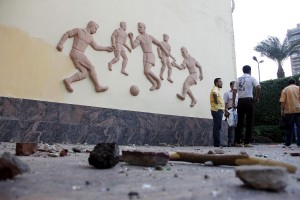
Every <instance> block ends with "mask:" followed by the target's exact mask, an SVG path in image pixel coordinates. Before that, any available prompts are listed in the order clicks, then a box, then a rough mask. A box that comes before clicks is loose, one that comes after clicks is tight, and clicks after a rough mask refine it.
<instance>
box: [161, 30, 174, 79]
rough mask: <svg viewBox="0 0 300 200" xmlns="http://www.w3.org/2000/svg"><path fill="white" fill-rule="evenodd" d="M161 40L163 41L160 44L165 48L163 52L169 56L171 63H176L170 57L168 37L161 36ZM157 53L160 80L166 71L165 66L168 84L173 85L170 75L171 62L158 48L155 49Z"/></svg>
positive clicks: (165, 35)
mask: <svg viewBox="0 0 300 200" xmlns="http://www.w3.org/2000/svg"><path fill="white" fill-rule="evenodd" d="M163 39H164V41H162V42H161V44H162V45H163V46H164V47H165V50H167V51H168V52H169V54H170V57H171V58H172V59H173V62H176V59H175V58H174V57H173V56H172V55H171V46H170V44H169V42H168V41H169V35H168V34H163ZM157 53H158V57H159V58H160V60H161V64H162V66H161V69H160V75H159V77H160V79H161V80H164V71H165V69H166V66H167V67H168V79H167V80H168V81H169V82H170V83H173V80H172V79H171V74H172V66H171V62H170V59H169V57H168V56H166V55H165V53H164V52H163V51H162V50H161V49H160V47H158V48H157Z"/></svg>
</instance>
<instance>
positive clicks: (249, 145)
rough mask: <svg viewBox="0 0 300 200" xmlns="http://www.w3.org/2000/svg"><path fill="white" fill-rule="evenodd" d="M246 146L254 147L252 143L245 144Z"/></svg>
mask: <svg viewBox="0 0 300 200" xmlns="http://www.w3.org/2000/svg"><path fill="white" fill-rule="evenodd" d="M244 147H254V146H253V145H252V144H244Z"/></svg>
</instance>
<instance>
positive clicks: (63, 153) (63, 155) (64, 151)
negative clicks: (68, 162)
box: [59, 149, 68, 157]
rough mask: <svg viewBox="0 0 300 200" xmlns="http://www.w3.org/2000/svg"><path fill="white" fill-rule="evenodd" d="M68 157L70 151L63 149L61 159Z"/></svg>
mask: <svg viewBox="0 0 300 200" xmlns="http://www.w3.org/2000/svg"><path fill="white" fill-rule="evenodd" d="M67 155H68V149H63V150H61V151H60V153H59V156H60V157H65V156H67Z"/></svg>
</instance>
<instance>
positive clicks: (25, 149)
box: [16, 142, 38, 156]
mask: <svg viewBox="0 0 300 200" xmlns="http://www.w3.org/2000/svg"><path fill="white" fill-rule="evenodd" d="M37 148H38V143H34V142H19V143H16V155H17V156H30V155H32V154H34V153H35V152H36V151H37Z"/></svg>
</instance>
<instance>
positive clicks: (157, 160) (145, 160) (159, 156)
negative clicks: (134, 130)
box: [122, 151, 169, 167]
mask: <svg viewBox="0 0 300 200" xmlns="http://www.w3.org/2000/svg"><path fill="white" fill-rule="evenodd" d="M122 159H123V161H124V162H127V163H129V164H131V165H138V166H146V167H158V166H165V165H166V164H167V163H168V161H169V154H168V153H167V152H145V151H144V152H142V151H122Z"/></svg>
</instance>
